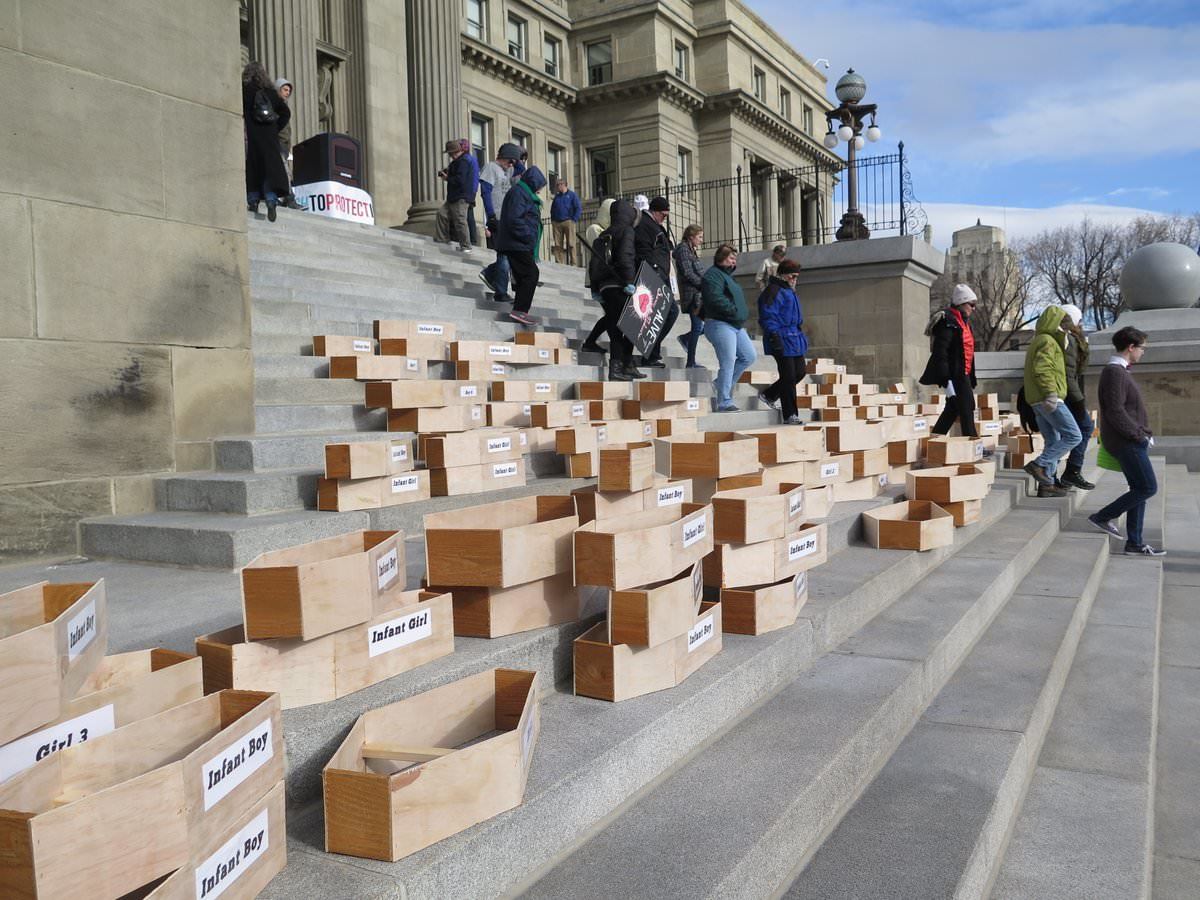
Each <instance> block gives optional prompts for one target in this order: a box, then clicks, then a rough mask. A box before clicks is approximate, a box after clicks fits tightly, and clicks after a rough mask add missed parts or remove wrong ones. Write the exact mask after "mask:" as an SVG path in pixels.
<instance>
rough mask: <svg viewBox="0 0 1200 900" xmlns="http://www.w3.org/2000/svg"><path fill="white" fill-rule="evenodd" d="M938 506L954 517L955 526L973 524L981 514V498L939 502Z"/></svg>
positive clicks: (960, 526)
mask: <svg viewBox="0 0 1200 900" xmlns="http://www.w3.org/2000/svg"><path fill="white" fill-rule="evenodd" d="M938 506H940V507H941V508H942V509H944V510H945V511H946V512H948V513H950V515H951V516H953V517H954V527H955V528H962V527H963V526H964V525H971V524H974V523H975V522H978V521H979V517H980V516H981V515H982V514H983V501H982V500H958V501H955V502H953V503H939V504H938Z"/></svg>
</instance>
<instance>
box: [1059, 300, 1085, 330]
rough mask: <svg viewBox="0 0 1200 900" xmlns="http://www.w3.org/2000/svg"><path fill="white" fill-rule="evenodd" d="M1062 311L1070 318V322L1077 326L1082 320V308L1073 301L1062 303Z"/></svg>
mask: <svg viewBox="0 0 1200 900" xmlns="http://www.w3.org/2000/svg"><path fill="white" fill-rule="evenodd" d="M1062 308H1063V312H1065V313H1066V314H1067V318H1068V319H1070V320H1071V324H1072V325H1075V326H1077V327H1078V325H1079V323H1080V322H1082V321H1083V310H1082V309H1080V308H1079V307H1078V306H1076V305H1075V304H1074V303H1064V304H1063V305H1062Z"/></svg>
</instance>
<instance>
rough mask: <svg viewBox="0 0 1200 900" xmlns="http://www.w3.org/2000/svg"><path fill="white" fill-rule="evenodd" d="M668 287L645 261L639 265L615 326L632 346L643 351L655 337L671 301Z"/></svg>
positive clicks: (663, 324) (647, 350)
mask: <svg viewBox="0 0 1200 900" xmlns="http://www.w3.org/2000/svg"><path fill="white" fill-rule="evenodd" d="M674 302H675V300H674V297H672V295H671V288H670V286H669V285H667V284H666V283H665V282H664V281H663V280H662V279H661V278H660V277H659V276H658V273H657V272H655V271H654V269H652V268H651V267H650V266H649V265H647V264H646V263H642V265H641V268H639V269H638V273H637V281H636V283H635V285H634V291H633V294H632V296H630V298H629V299H628V300H627V301H625V308H624V309H623V310H622V311H621V318H620V319H618V320H617V327H618V328H620V329H621V333H622V334H623V335H625V337H627V338H629V340H631V341H633V347H634V349H635V350H636V351H637V352H638V353H640V354H642V355H645V354H647V353H649V352H650V349H651V348H652V347H653V346H654V345H655V343H656V342H657V341H658V338H659V335H661V334H662V330H663V328H664V327H666V324H667V313H668V311H669V310H670V307H671V304H672V303H674Z"/></svg>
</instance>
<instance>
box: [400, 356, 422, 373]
mask: <svg viewBox="0 0 1200 900" xmlns="http://www.w3.org/2000/svg"><path fill="white" fill-rule="evenodd" d="M404 367H405V368H406V369H408V371H410V372H416V371H417V370H419V369H420V368H421V361H420V360H417V359H408V360H405V361H404Z"/></svg>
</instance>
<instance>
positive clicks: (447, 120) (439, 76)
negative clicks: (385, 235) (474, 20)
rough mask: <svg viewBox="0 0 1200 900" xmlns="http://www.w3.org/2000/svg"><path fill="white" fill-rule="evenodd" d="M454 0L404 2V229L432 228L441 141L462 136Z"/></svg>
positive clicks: (442, 161)
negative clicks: (408, 166)
mask: <svg viewBox="0 0 1200 900" xmlns="http://www.w3.org/2000/svg"><path fill="white" fill-rule="evenodd" d="M462 15H463V10H462V4H461V3H460V2H458V0H422V2H420V3H409V4H408V90H409V123H410V126H411V127H410V140H411V143H412V203H413V205H412V207H410V208H409V210H408V221H407V222H405V223H404V228H405V229H406V230H408V231H416V232H419V233H421V234H432V233H433V220H434V217H435V216H436V215H437V209H438V207H439V206H441V204H442V201H443V198H444V197H445V186H444V182H443V181H442V180H441V179H440V178H438V177H437V173H438V170H440V169H442V168H444V167H445V165H446V157H445V155H444V153H443V148H444V147H445V144H446V141H448V140H449V139H451V138H456V137H465V136H466V135H465V134H464V133H463V132H464V128H465V123H464V121H463V107H462V51H461V44H460V41H459V32H460V30H461V24H462Z"/></svg>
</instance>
